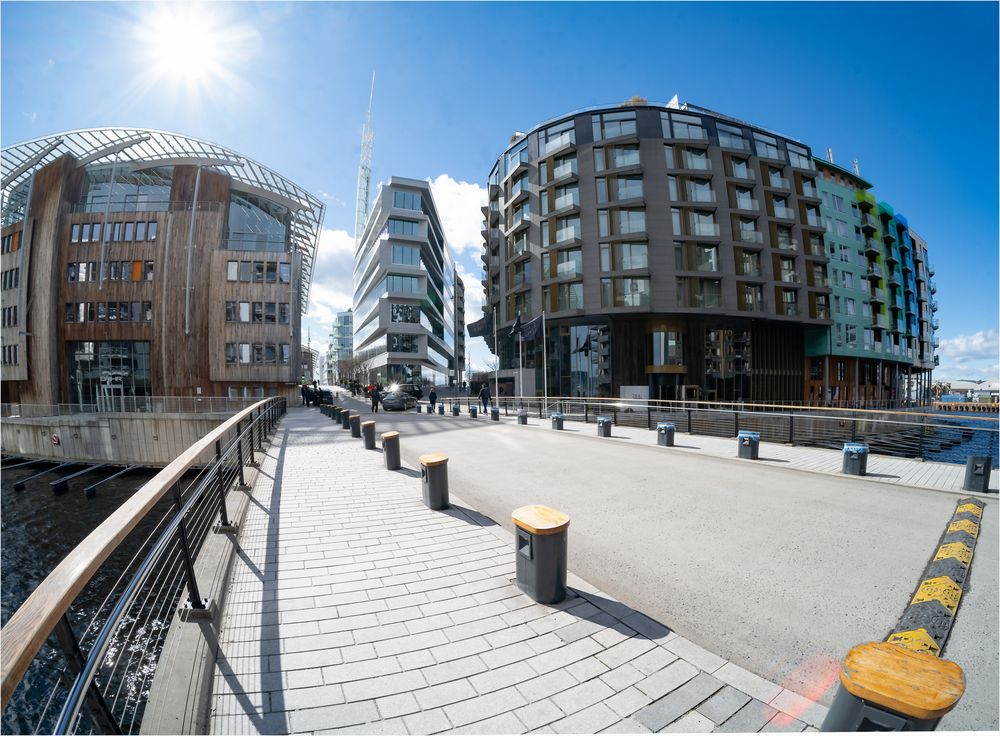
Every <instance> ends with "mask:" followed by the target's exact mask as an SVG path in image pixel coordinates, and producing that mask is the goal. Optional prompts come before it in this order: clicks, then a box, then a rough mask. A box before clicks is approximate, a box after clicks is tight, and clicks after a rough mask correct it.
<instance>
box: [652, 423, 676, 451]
mask: <svg viewBox="0 0 1000 736" xmlns="http://www.w3.org/2000/svg"><path fill="white" fill-rule="evenodd" d="M676 431H677V426H676V425H675V424H674V423H673V422H657V423H656V444H658V445H659V446H660V447H673V446H674V432H676Z"/></svg>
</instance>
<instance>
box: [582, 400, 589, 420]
mask: <svg viewBox="0 0 1000 736" xmlns="http://www.w3.org/2000/svg"><path fill="white" fill-rule="evenodd" d="M583 423H584V424H589V423H590V404H588V403H587V402H586V401H584V402H583Z"/></svg>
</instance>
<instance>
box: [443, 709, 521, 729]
mask: <svg viewBox="0 0 1000 736" xmlns="http://www.w3.org/2000/svg"><path fill="white" fill-rule="evenodd" d="M525 731H527V729H526V728H525V727H524V724H522V723H521V721H519V720H518V718H517V716H515V715H514V714H513V713H501V714H500V715H498V716H493V717H492V718H487V719H486V720H484V721H477V722H476V723H470V724H469V725H468V726H462V727H460V728H456V729H453V730H452V731H451V732H450V733H473V734H479V733H483V734H505V733H525Z"/></svg>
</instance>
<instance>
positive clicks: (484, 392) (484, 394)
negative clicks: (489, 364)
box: [479, 383, 490, 414]
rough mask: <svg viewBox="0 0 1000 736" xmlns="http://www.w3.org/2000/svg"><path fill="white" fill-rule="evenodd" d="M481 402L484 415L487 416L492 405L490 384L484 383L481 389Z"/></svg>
mask: <svg viewBox="0 0 1000 736" xmlns="http://www.w3.org/2000/svg"><path fill="white" fill-rule="evenodd" d="M479 401H480V403H481V404H482V405H483V414H485V413H486V410H487V409H488V408H489V407H488V404H489V403H490V387H489V385H488V384H485V383H484V384H483V387H482V388H481V389H479Z"/></svg>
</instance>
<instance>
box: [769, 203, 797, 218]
mask: <svg viewBox="0 0 1000 736" xmlns="http://www.w3.org/2000/svg"><path fill="white" fill-rule="evenodd" d="M774 216H775V217H780V218H782V219H784V220H794V219H795V210H793V209H792V208H791V207H782V206H781V205H777V204H776V205H774Z"/></svg>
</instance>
